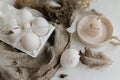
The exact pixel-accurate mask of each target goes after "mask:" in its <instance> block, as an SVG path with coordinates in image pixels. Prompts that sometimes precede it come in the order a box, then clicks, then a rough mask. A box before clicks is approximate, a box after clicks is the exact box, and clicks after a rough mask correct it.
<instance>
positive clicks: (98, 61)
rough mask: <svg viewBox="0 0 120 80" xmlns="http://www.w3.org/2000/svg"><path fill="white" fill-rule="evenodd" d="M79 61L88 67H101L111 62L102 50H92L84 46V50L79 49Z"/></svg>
mask: <svg viewBox="0 0 120 80" xmlns="http://www.w3.org/2000/svg"><path fill="white" fill-rule="evenodd" d="M80 55H81V57H80V61H81V63H83V64H85V65H87V66H88V67H90V68H103V67H107V66H109V65H111V64H112V60H111V59H110V58H108V57H107V56H106V55H105V54H104V53H103V52H93V51H92V50H91V49H89V48H85V52H84V53H82V52H81V51H80Z"/></svg>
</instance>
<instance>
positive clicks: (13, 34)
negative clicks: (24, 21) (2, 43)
mask: <svg viewBox="0 0 120 80" xmlns="http://www.w3.org/2000/svg"><path fill="white" fill-rule="evenodd" d="M21 33H22V30H21V29H20V28H19V27H17V26H16V28H13V29H10V30H9V32H8V39H9V40H10V41H12V42H15V41H16V40H17V39H18V38H19V36H20V35H21Z"/></svg>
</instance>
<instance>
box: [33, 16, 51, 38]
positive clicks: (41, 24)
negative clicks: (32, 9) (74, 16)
mask: <svg viewBox="0 0 120 80" xmlns="http://www.w3.org/2000/svg"><path fill="white" fill-rule="evenodd" d="M32 29H33V31H34V32H35V33H36V34H37V35H38V36H45V35H46V34H47V33H48V31H49V29H50V27H49V23H48V22H47V20H45V19H44V18H42V17H39V18H36V19H34V20H33V22H32Z"/></svg>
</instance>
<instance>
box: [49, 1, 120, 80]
mask: <svg viewBox="0 0 120 80" xmlns="http://www.w3.org/2000/svg"><path fill="white" fill-rule="evenodd" d="M91 8H93V9H95V10H97V11H99V12H101V13H103V14H104V15H105V16H106V17H107V18H108V19H109V20H110V21H111V22H112V24H113V28H114V33H113V35H115V36H118V37H119V38H120V0H96V1H95V2H93V3H92V5H91ZM73 38H74V39H73V40H72V48H75V49H78V50H79V49H82V50H83V47H84V46H83V45H82V44H81V43H80V41H79V40H78V37H77V35H76V34H74V35H73ZM93 50H97V51H98V50H99V51H103V52H104V53H105V54H106V55H107V56H108V57H110V58H111V59H112V60H113V63H112V65H111V66H109V67H108V68H104V69H99V70H95V69H90V68H88V67H86V66H85V65H83V64H81V63H79V64H78V66H77V67H75V68H72V69H63V68H61V69H60V70H59V71H58V72H57V73H56V75H55V76H54V77H53V78H52V79H51V80H120V47H118V46H113V45H111V44H106V45H104V46H103V47H101V48H98V49H93ZM60 74H68V77H67V78H65V79H60V78H59V75H60Z"/></svg>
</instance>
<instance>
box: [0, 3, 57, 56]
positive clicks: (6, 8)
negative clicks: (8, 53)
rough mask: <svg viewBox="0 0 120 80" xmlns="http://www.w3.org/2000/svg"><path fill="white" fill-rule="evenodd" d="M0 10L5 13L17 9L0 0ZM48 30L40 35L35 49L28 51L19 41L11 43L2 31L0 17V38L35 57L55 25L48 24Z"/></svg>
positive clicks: (13, 11)
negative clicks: (45, 33)
mask: <svg viewBox="0 0 120 80" xmlns="http://www.w3.org/2000/svg"><path fill="white" fill-rule="evenodd" d="M0 11H2V12H3V13H5V14H9V13H15V12H16V11H17V9H15V8H14V7H12V6H10V5H7V4H3V3H2V2H0ZM49 27H50V29H49V32H48V33H47V35H45V36H42V37H40V38H39V39H40V43H39V47H38V48H37V49H36V50H33V51H28V50H26V49H24V48H23V46H22V44H21V42H20V41H19V42H18V41H17V43H13V42H11V41H10V40H9V39H8V35H6V34H5V33H3V29H4V28H5V26H4V24H3V22H2V20H1V19H0V40H1V41H3V42H5V43H7V44H9V45H11V46H12V47H14V48H16V49H19V50H21V51H23V52H25V53H27V54H28V55H30V56H32V57H37V55H38V54H39V53H40V51H41V49H42V48H43V47H44V45H45V43H46V42H47V40H48V38H49V37H50V35H51V34H52V32H53V31H54V29H55V27H53V26H52V25H51V24H49Z"/></svg>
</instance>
